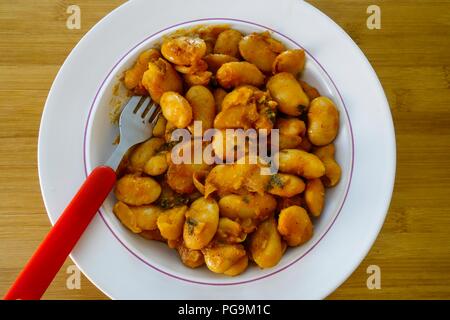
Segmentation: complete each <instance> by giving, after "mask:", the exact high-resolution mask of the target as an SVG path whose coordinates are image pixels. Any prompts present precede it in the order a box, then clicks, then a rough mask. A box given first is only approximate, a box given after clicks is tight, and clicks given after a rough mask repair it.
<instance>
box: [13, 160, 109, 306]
mask: <svg viewBox="0 0 450 320" xmlns="http://www.w3.org/2000/svg"><path fill="white" fill-rule="evenodd" d="M115 181H116V173H115V172H114V170H113V169H112V168H110V167H106V166H101V167H97V168H95V169H94V170H93V171H92V173H91V174H90V175H89V176H88V177H87V179H86V181H85V182H84V183H83V185H82V186H81V188H80V189H79V190H78V192H77V194H76V195H75V196H74V197H73V199H72V201H71V202H70V203H69V205H68V206H67V207H66V209H65V210H64V211H63V213H62V214H61V216H60V217H59V218H58V220H57V221H56V223H55V225H54V226H53V228H52V229H51V230H50V232H49V233H48V234H47V236H46V237H45V238H44V240H43V241H42V243H41V244H40V245H39V247H38V249H37V250H36V252H35V253H34V254H33V256H32V257H31V259H30V261H28V263H27V265H26V266H25V267H24V268H23V270H22V271H21V273H20V274H19V276H18V277H17V279H16V281H15V282H14V284H13V285H12V286H11V288H10V289H9V291H8V292H7V293H6V295H5V297H4V299H5V300H18V299H21V300H37V299H40V298H41V297H42V295H43V294H44V292H45V290H47V288H48V286H49V285H50V283H51V282H52V280H53V278H54V277H55V275H56V274H57V273H58V271H59V269H61V266H62V265H63V264H64V261H65V260H66V258H67V256H68V255H69V253H70V252H71V251H72V249H73V247H74V246H75V244H76V243H77V241H78V240H79V238H80V237H81V235H82V234H83V232H84V230H85V229H86V227H87V226H88V225H89V222H90V221H91V220H92V218H93V217H94V215H95V214H96V212H97V211H98V209H99V208H100V206H101V205H102V203H103V201H104V200H105V198H106V197H107V196H108V194H109V192H110V191H111V190H112V188H113V186H114V183H115Z"/></svg>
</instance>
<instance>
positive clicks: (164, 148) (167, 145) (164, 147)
mask: <svg viewBox="0 0 450 320" xmlns="http://www.w3.org/2000/svg"><path fill="white" fill-rule="evenodd" d="M179 142H180V141H179V140H174V141H170V142H166V143H164V144H163V145H162V146H161V147H159V149H158V151H157V152H161V151H170V150H172V148H173V147H175V146H176V145H177V144H178V143H179Z"/></svg>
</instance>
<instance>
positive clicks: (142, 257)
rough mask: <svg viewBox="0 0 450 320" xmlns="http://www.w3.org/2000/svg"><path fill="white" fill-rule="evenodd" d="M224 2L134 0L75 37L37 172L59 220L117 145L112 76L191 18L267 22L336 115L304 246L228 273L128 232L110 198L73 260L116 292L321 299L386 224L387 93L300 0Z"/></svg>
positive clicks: (121, 295) (390, 154) (52, 99)
mask: <svg viewBox="0 0 450 320" xmlns="http://www.w3.org/2000/svg"><path fill="white" fill-rule="evenodd" d="M230 2H231V1H227V2H223V1H217V0H213V1H211V0H208V1H206V0H194V1H193V0H190V1H189V2H187V1H183V0H166V1H158V2H156V1H151V2H149V1H131V2H128V3H126V4H124V5H122V6H121V7H119V8H118V9H116V10H114V11H113V12H112V13H110V14H109V15H108V16H106V17H105V18H104V19H102V20H101V21H100V22H99V23H98V24H97V25H96V26H95V27H94V28H93V29H92V30H91V31H89V32H88V33H87V34H86V36H85V37H84V38H83V39H82V40H81V41H80V42H79V44H78V45H77V46H76V47H75V49H74V50H73V51H72V53H71V54H70V55H69V57H68V58H67V60H66V61H65V63H64V65H63V66H62V68H61V70H60V72H59V73H58V75H57V77H56V79H55V82H54V83H53V86H52V89H51V91H50V93H49V96H48V99H47V103H46V106H45V110H44V114H43V117H42V122H41V130H40V134H39V148H38V150H39V151H38V153H39V154H38V160H39V177H40V182H41V189H42V193H43V197H44V202H45V205H46V208H47V211H48V214H49V217H50V220H51V221H52V223H54V222H55V221H56V219H57V218H58V216H59V214H60V213H61V211H62V210H63V209H64V207H65V206H66V204H67V203H68V201H69V200H70V199H71V197H72V196H73V194H74V193H75V192H76V190H77V188H78V187H79V186H80V185H81V183H82V182H83V180H84V179H85V177H86V172H87V171H90V170H91V169H92V168H93V167H94V166H95V165H98V164H100V163H102V162H103V161H105V160H106V159H107V157H108V155H109V153H110V152H111V150H112V145H111V142H112V139H113V137H114V136H115V131H114V130H115V129H114V127H112V126H110V125H109V123H108V121H107V119H108V117H107V111H108V110H107V104H108V101H109V99H110V95H111V90H110V89H111V87H112V86H113V84H114V82H115V79H116V76H117V74H119V72H120V70H123V68H126V67H127V66H128V65H129V64H130V63H131V61H132V59H133V58H134V57H135V56H136V54H137V52H139V50H142V48H146V47H149V46H151V44H152V41H154V40H155V39H157V38H158V37H160V36H161V34H164V33H165V32H169V31H170V30H172V29H174V28H175V29H176V28H180V27H187V26H189V25H193V24H205V23H208V24H209V23H224V22H225V23H229V24H231V25H232V26H233V27H236V28H238V29H241V30H243V31H246V32H248V31H258V30H263V29H269V30H272V31H273V34H274V36H275V37H276V38H278V39H280V40H282V41H283V42H284V43H285V44H287V45H288V46H291V47H295V46H297V45H299V46H302V47H303V48H305V49H306V50H307V52H308V54H309V57H308V58H309V59H308V65H307V72H306V73H305V75H304V78H305V79H307V80H308V81H310V82H312V83H313V84H314V85H316V86H317V87H318V88H319V90H320V92H321V93H322V94H323V95H327V96H330V97H331V98H332V99H333V100H334V101H335V102H336V104H337V106H338V108H339V110H340V114H341V130H340V133H339V137H338V139H337V141H336V146H337V150H338V151H337V152H338V153H337V158H338V161H339V162H340V164H341V166H342V168H343V177H342V181H341V182H340V184H339V185H338V186H337V187H336V188H335V189H333V190H332V191H330V192H328V197H327V205H326V208H325V211H324V214H323V216H322V217H321V218H320V220H319V221H318V223H316V224H315V235H314V238H313V239H312V240H311V241H310V242H308V244H307V245H305V246H302V247H300V248H296V249H293V250H292V249H291V250H289V251H288V253H287V254H286V255H285V257H283V260H282V261H281V262H280V264H279V265H278V266H276V267H274V268H272V269H267V270H258V269H257V268H251V269H250V270H247V272H245V273H244V274H242V275H240V276H238V277H235V278H227V277H222V276H219V275H215V274H212V273H210V272H207V271H205V270H201V269H200V270H190V269H188V268H185V267H183V266H182V264H181V263H180V262H179V261H178V259H177V258H175V253H174V252H173V250H169V249H168V248H167V247H165V246H163V245H161V244H159V243H156V242H149V241H144V240H142V239H140V238H138V237H136V236H134V235H132V234H131V233H130V232H127V231H126V230H124V228H123V227H122V225H121V224H120V223H118V221H117V219H115V218H114V216H113V215H112V213H111V210H110V208H111V203H112V200H111V199H109V200H107V201H106V202H105V205H104V206H103V207H102V209H101V211H100V214H99V215H97V216H96V217H95V218H94V220H93V221H92V223H91V224H90V226H89V227H88V229H87V230H86V232H85V234H84V235H83V237H82V238H81V240H80V242H79V243H78V245H77V246H76V248H75V250H74V251H73V252H72V255H71V257H72V259H73V260H74V261H75V263H76V264H77V265H78V266H79V267H80V269H81V270H82V271H83V272H84V273H85V275H86V276H87V277H88V278H89V279H90V280H91V281H92V282H93V283H94V284H95V285H96V286H97V287H99V288H100V289H101V290H102V291H103V292H104V293H105V294H107V295H108V296H110V297H112V298H116V299H320V298H324V297H326V296H327V295H328V294H330V293H331V292H332V291H333V290H334V289H336V288H337V287H338V286H339V285H340V284H341V283H342V282H343V281H344V280H345V279H346V278H347V277H348V276H349V275H350V274H351V273H352V272H353V271H354V269H355V268H356V267H357V266H358V264H359V263H360V262H361V260H362V259H363V258H364V256H365V255H366V254H367V252H368V251H369V249H370V247H371V245H372V243H373V242H374V240H375V239H376V236H377V234H378V232H379V230H380V228H381V226H382V224H383V221H384V217H385V215H386V212H387V209H388V206H389V202H390V198H391V194H392V188H393V182H394V176H395V136H394V130H393V124H392V118H391V115H390V111H389V106H388V104H387V101H386V97H385V95H384V92H383V89H382V87H381V85H380V83H379V81H378V79H377V77H376V74H375V73H374V71H373V69H372V68H371V66H370V64H369V63H368V61H367V59H366V58H365V57H364V55H363V54H362V52H361V51H360V50H359V49H358V47H357V46H356V45H355V43H354V42H353V41H352V40H351V39H350V38H349V37H348V36H347V34H346V33H345V32H344V31H343V30H342V29H340V28H339V27H338V26H337V25H336V24H335V23H334V22H333V21H331V20H330V19H329V18H328V17H326V16H325V15H324V14H322V13H321V12H320V11H318V10H317V9H315V8H313V7H312V6H311V5H309V4H307V3H304V2H302V1H295V0H284V1H261V0H247V1H239V5H237V2H236V5H233V4H231V3H230ZM330 200H331V201H330ZM361 285H364V284H361Z"/></svg>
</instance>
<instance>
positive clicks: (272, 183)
mask: <svg viewBox="0 0 450 320" xmlns="http://www.w3.org/2000/svg"><path fill="white" fill-rule="evenodd" d="M283 186H284V183H283V181H282V180H281V178H280V176H279V175H278V174H274V175H272V176H271V177H270V180H269V182H268V183H267V185H266V191H269V190H272V189H273V188H276V187H278V188H283Z"/></svg>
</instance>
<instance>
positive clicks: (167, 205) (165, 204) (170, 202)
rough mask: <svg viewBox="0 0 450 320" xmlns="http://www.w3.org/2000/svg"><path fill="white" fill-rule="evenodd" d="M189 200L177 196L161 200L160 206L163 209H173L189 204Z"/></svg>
mask: <svg viewBox="0 0 450 320" xmlns="http://www.w3.org/2000/svg"><path fill="white" fill-rule="evenodd" d="M188 202H189V198H188V197H185V196H182V195H175V196H173V197H167V198H162V199H160V200H159V206H160V207H161V208H162V209H171V208H173V207H177V206H182V205H185V204H188Z"/></svg>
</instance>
